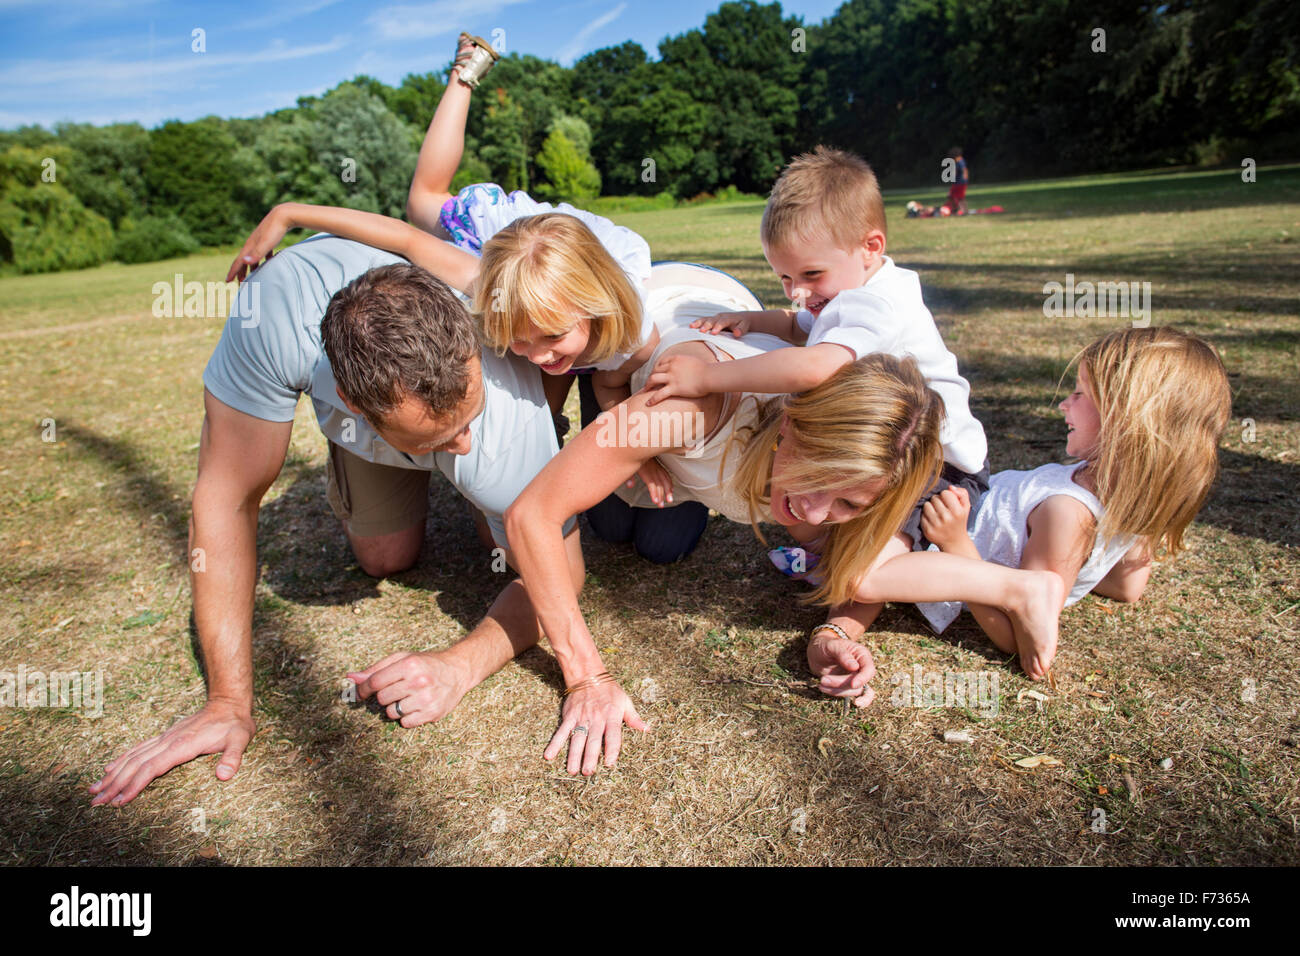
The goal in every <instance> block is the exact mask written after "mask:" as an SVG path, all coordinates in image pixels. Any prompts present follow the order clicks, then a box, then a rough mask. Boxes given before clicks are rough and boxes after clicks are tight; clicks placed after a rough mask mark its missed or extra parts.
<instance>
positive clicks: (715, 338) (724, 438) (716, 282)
mask: <svg viewBox="0 0 1300 956" xmlns="http://www.w3.org/2000/svg"><path fill="white" fill-rule="evenodd" d="M646 304H647V307H648V309H647V311H649V312H650V313H651V315H652V316H653V317H654V323H655V326H656V327H657V328H658V329H659V336H660V338H659V345H658V346H657V347H656V348H655V351H654V354H653V355H651V356H650V360H649V361H647V362H646V363H645V364H644V365H642V366H641V367H640V368H639V369H637V370H636V371H635V372H634V373H633V374H632V381H631V385H632V391H633V392H637V391H640V390H641V389H642V388H643V387H644V386H645V383H646V379H648V378H649V377H650V373H651V372H652V371H654V366H655V363H656V362H658V361H659V357H660V356H661V355H663V354H664V352H666V351H667V350H668V349H670V348H672V347H673V346H674V345H680V344H682V343H683V342H703V343H705V344H706V345H707V346H709V348H710V349H712V350H713V352H714V354H715V355H719V353H721V355H725V356H728V357H729V358H730V359H742V358H749V357H750V356H753V355H761V354H763V353H764V352H770V351H772V350H773V349H779V348H792V347H793V346H791V345H790V344H789V343H788V342H784V341H782V340H781V339H778V338H776V337H775V336H771V335H763V334H761V333H757V332H751V333H750V334H749V335H746V336H745V337H744V338H740V339H737V338H733V337H732V336H731V334H730V333H723V334H721V335H711V334H709V333H707V332H701V331H699V330H698V329H692V328H689V326H690V323H691V322H693V321H695V320H696V319H704V318H708V317H709V316H711V315H717V314H718V313H719V312H733V311H741V312H747V311H760V310H761V309H762V305H761V304H760V303H759V302H758V300H757V299H755V298H754V296H753V294H752V293H751V292H749V290H748V289H746V288H745V287H744V286H743V285H741V284H740V283H739V282H737V281H736V280H735V279H732V278H731V277H730V276H726V275H724V274H723V273H718V272H714V271H713V270H709V269H703V268H701V267H699V266H691V265H688V264H685V263H669V264H666V265H665V266H664V267H663V268H662V271H661V267H660V266H655V269H654V274H653V275H652V276H651V280H650V282H649V283H648V284H647V289H646ZM720 361H727V359H725V358H721V357H720ZM774 397H775V396H774V395H768V394H756V393H745V394H744V395H742V396H740V397H739V400H737V399H736V398H735V397H734V396H731V397H729V399H728V402H727V404H726V405H725V406H724V407H723V413H722V417H723V418H725V417H726V415H727V413H728V412H729V411H730V410H731V409H732V408H735V410H736V411H735V414H734V415H732V416H731V418H730V419H727V420H726V421H724V422H723V423H722V425H721V426H719V427H717V428H715V429H714V431H713V433H712V434H710V435H707V436H705V437H704V440H703V441H702V442H698V443H696V444H695V445H694V446H693V447H692V448H691V449H690V450H689V451H687V452H685V453H683V454H676V455H660V456H659V463H660V464H662V465H663V466H664V468H665V470H667V471H668V473H669V474H671V475H672V478H673V501H674V503H675V504H680V503H681V502H683V501H699V502H701V503H703V504H705V505H707V506H708V507H710V508H712V509H713V510H715V511H717V512H718V513H719V514H721V515H723V516H725V517H727V518H729V519H730V520H732V521H739V522H743V523H745V524H748V523H749V504H748V502H747V501H746V500H745V498H744V496H743V495H741V494H739V493H738V492H737V491H736V489H735V488H734V485H733V482H732V476H733V475H734V473H735V470H736V466H737V465H738V464H739V463H740V454H741V451H742V446H741V444H740V443H739V442H736V443H734V444H733V445H732V448H731V451H730V453H727V445H728V443H729V441H730V438H731V435H732V433H733V432H734V431H735V429H737V428H739V427H742V426H745V425H750V424H753V422H754V419H755V417H756V415H757V411H758V403H760V402H763V401H765V400H767V399H769V398H774ZM656 411H657V409H656V408H655V407H651V408H648V409H646V414H648V415H653V414H654V413H655V412H656ZM663 414H671V413H663ZM615 424H616V423H615ZM673 424H674V425H675V424H676V423H673ZM588 427H600V426H599V424H598V423H595V422H593V423H592V425H591V426H588ZM681 427H682V429H683V433H686V431H687V430H688V429H694V423H693V422H692V423H689V424H688V423H686V422H682V423H681ZM695 431H698V429H695V430H694V431H692V434H695ZM695 437H697V438H698V437H699V436H698V434H696V435H695ZM724 455H725V459H726V460H725V462H724V461H723V459H724ZM724 464H725V471H724V472H720V470H719V469H720V468H721V467H722V466H724ZM617 494H618V496H619V497H620V498H622V499H623V500H624V501H626V502H627V503H628V504H630V505H633V506H635V507H638V508H654V507H657V506H656V505H655V504H654V502H652V501H651V500H650V493H649V492H648V491H647V490H646V487H645V484H644V483H643V482H641V481H640V480H638V481H637V482H636V486H635V487H634V488H631V489H629V488H627V487H626V486H620V487H619V489H618V492H617ZM760 517H765V518H767V519H768V520H770V515H766V514H761V515H760Z"/></svg>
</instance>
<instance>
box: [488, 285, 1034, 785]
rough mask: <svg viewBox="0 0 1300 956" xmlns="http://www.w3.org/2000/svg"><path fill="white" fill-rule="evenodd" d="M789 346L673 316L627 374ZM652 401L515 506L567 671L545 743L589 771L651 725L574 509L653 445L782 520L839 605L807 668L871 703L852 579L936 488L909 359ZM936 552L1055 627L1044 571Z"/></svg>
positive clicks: (683, 473)
mask: <svg viewBox="0 0 1300 956" xmlns="http://www.w3.org/2000/svg"><path fill="white" fill-rule="evenodd" d="M705 307H706V306H705ZM714 311H715V312H716V311H717V310H716V308H715V309H714ZM708 314H709V313H708V312H703V311H701V312H700V315H705V316H706V315H708ZM783 346H784V343H783V342H781V341H780V340H779V339H776V338H774V337H772V336H767V335H762V334H750V335H747V336H745V337H744V338H741V339H725V338H719V337H717V336H711V335H709V334H707V333H704V332H701V331H699V330H696V329H691V328H682V327H678V328H674V329H672V330H670V331H668V332H665V333H664V335H663V338H662V339H661V341H660V344H659V347H658V348H657V349H656V354H655V355H654V356H652V358H651V361H650V362H648V363H646V365H645V366H643V368H642V370H641V371H639V372H638V373H637V374H636V375H634V376H633V379H632V385H633V387H634V388H638V389H639V388H640V387H641V386H642V385H643V384H644V382H645V379H646V378H647V377H648V375H649V370H650V369H651V368H652V367H653V365H654V362H655V361H657V360H658V359H659V358H660V357H661V356H663V355H668V354H673V355H686V356H690V357H692V358H696V359H699V360H700V361H702V362H705V363H714V362H728V361H733V360H737V359H742V358H747V357H751V356H754V355H757V354H760V353H762V352H765V351H770V350H772V349H774V348H780V347H783ZM646 399H647V396H646V393H644V392H636V393H635V394H633V395H632V397H631V398H630V399H628V400H627V401H625V402H623V403H622V405H620V406H619V408H618V409H617V410H615V411H614V412H607V413H606V414H605V415H604V416H602V417H601V418H600V419H597V421H595V422H593V423H592V425H590V426H588V427H587V428H586V429H584V430H583V432H582V433H581V434H580V435H578V437H577V438H575V439H574V440H573V441H571V442H570V443H569V444H568V445H567V446H566V447H565V448H564V449H563V450H562V451H561V452H560V454H559V455H557V456H556V457H555V458H554V459H552V460H551V462H550V463H549V464H548V465H547V466H546V467H545V468H544V469H543V470H542V471H541V472H540V473H539V474H538V475H537V477H536V478H534V479H533V481H532V482H531V483H530V484H529V485H528V487H527V488H526V489H525V490H524V492H523V494H521V495H520V496H519V497H518V498H517V499H516V500H515V503H514V504H513V505H512V506H511V508H510V509H509V510H508V512H507V514H506V528H507V534H508V536H509V538H510V542H511V547H512V549H513V552H514V556H515V561H516V567H517V568H518V569H519V572H520V574H521V575H522V577H523V581H524V586H525V587H526V588H527V590H528V594H529V598H530V600H531V601H532V604H533V607H534V608H535V609H536V611H537V616H538V619H539V621H540V622H541V624H542V628H543V630H544V632H545V633H546V635H547V638H548V639H549V640H550V643H551V647H552V649H553V650H554V651H555V655H556V657H557V659H558V660H559V663H560V667H561V669H562V671H563V672H564V677H565V683H566V696H565V702H564V709H563V715H562V717H561V721H560V725H559V727H558V729H557V730H556V732H555V735H554V736H553V737H552V739H551V741H550V744H549V745H548V746H547V748H546V751H545V754H544V756H545V757H546V758H547V759H553V758H554V757H555V756H556V755H557V754H558V753H559V751H560V750H561V748H563V746H564V745H565V742H566V741H568V742H569V751H568V760H567V767H568V771H569V772H570V773H577V772H579V770H581V772H582V773H584V774H591V773H593V772H595V769H596V765H597V763H598V762H599V758H600V754H601V752H602V750H603V751H604V754H605V764H606V765H607V766H612V765H613V764H614V762H615V761H616V760H617V757H618V753H619V749H620V746H621V742H622V727H623V724H624V723H626V724H627V725H628V726H630V727H632V728H633V729H637V730H641V729H644V727H645V725H644V723H643V722H642V721H641V718H640V717H639V715H638V714H637V713H636V709H635V707H634V706H633V705H632V702H631V700H630V699H629V698H628V696H627V695H626V694H625V693H624V692H623V691H622V689H621V688H620V687H619V685H618V683H617V681H616V679H615V678H614V677H612V676H611V675H610V674H609V673H608V672H607V671H606V670H605V667H604V665H603V664H602V662H601V659H600V654H599V652H598V651H597V645H596V642H595V641H594V639H593V637H592V635H591V632H590V631H589V630H588V628H587V625H586V623H585V621H584V620H583V617H582V612H581V610H580V608H579V606H578V599H577V595H576V593H575V591H574V588H573V584H572V582H571V581H570V579H569V578H568V577H567V576H564V575H563V574H562V569H563V565H562V563H558V562H560V560H561V558H562V553H563V551H562V549H563V536H562V529H563V527H564V523H565V522H566V521H567V520H568V519H569V517H570V516H571V515H573V514H575V513H577V512H579V511H582V510H585V509H587V508H590V507H592V506H593V505H594V504H595V503H597V502H599V501H600V500H601V499H602V498H604V497H605V496H606V495H608V494H610V493H611V492H613V491H614V490H615V489H618V488H620V486H622V484H623V483H624V482H625V481H626V480H627V479H628V478H629V477H630V476H631V475H633V474H635V473H636V470H637V468H638V467H639V466H640V465H641V463H642V462H644V461H646V460H648V459H649V458H652V457H654V456H656V455H657V456H660V461H661V462H662V463H663V465H664V467H665V468H666V469H667V470H668V471H669V472H670V473H671V475H672V478H673V482H674V489H675V490H676V491H678V492H679V493H680V494H682V495H690V496H691V497H692V498H694V499H695V500H696V501H699V502H702V503H704V504H706V505H708V506H709V507H711V508H714V509H716V510H717V511H718V512H720V513H721V514H722V515H724V516H725V517H727V518H729V519H731V520H733V521H738V522H746V523H751V522H757V521H767V522H774V523H776V524H780V525H783V526H785V527H786V528H787V530H788V531H789V532H790V533H791V535H793V536H794V537H795V538H796V539H797V540H799V541H802V542H806V543H808V545H809V546H810V547H816V548H817V549H818V550H819V552H820V554H821V555H822V556H823V557H822V559H821V563H820V565H819V567H818V571H819V572H820V583H819V584H818V586H817V589H816V590H815V591H814V592H813V593H812V595H810V599H812V600H816V601H818V602H819V603H822V604H825V605H828V606H830V607H831V614H830V619H829V620H828V621H827V623H826V624H825V625H822V626H820V627H819V628H818V629H817V631H816V632H815V634H814V640H813V641H812V642H811V643H810V646H809V663H810V666H811V667H812V668H813V670H814V672H815V673H817V674H818V676H820V677H821V678H822V684H821V686H822V690H823V691H825V692H826V693H829V694H834V695H837V696H846V697H856V698H858V702H859V703H861V704H865V703H867V702H869V701H870V700H871V697H872V692H871V688H870V687H869V686H867V681H869V680H870V678H871V676H872V675H873V673H874V668H873V666H872V663H871V656H870V654H869V653H868V652H867V651H866V648H864V647H863V646H862V645H861V644H858V643H857V642H856V641H853V640H852V639H851V638H850V636H849V635H850V632H851V631H853V630H855V629H856V631H857V633H861V630H862V626H861V625H860V624H857V623H856V622H855V619H854V617H853V614H852V610H853V600H854V597H855V594H856V590H857V588H858V586H859V579H860V577H861V576H862V575H863V574H864V573H865V572H866V570H867V569H868V568H869V567H870V566H871V564H872V563H873V561H874V560H875V559H876V557H877V556H878V555H879V554H880V552H881V549H882V548H883V547H884V545H885V543H886V542H888V541H890V540H891V539H892V537H893V535H894V534H895V533H896V532H897V531H898V529H899V527H900V526H901V525H902V523H903V521H904V520H905V518H906V517H907V515H908V513H909V512H910V511H911V509H912V507H913V506H914V505H915V503H916V501H917V499H918V498H920V496H921V494H922V493H923V492H924V491H925V490H926V489H927V488H928V487H929V486H930V484H931V482H932V481H933V480H934V477H935V476H936V474H937V473H938V471H939V469H940V466H941V463H942V459H943V450H942V445H941V443H940V438H939V432H940V425H941V421H942V417H943V404H942V400H941V399H940V398H939V396H938V395H937V394H936V393H935V392H934V391H933V390H931V389H930V388H928V387H927V386H926V384H925V380H924V378H923V377H922V376H921V374H920V372H919V371H918V369H917V367H916V363H915V362H914V361H913V360H911V359H899V358H895V357H893V356H890V355H881V354H873V355H868V356H866V357H865V358H862V359H859V360H857V361H855V362H850V363H848V364H847V365H845V366H843V367H842V368H841V369H840V370H839V371H838V372H836V373H835V374H834V375H833V376H831V377H830V378H829V379H827V380H826V381H825V382H823V383H821V384H820V385H818V386H816V387H815V388H812V389H810V390H809V391H807V392H805V393H803V394H800V395H792V396H779V397H770V396H756V395H742V394H736V393H730V394H713V395H708V396H704V397H699V398H680V397H673V398H669V399H666V400H664V401H661V402H659V403H657V404H656V405H655V406H654V407H653V408H648V407H647V403H646ZM686 422H699V423H700V424H699V427H698V428H697V429H692V430H691V431H692V432H693V434H692V438H693V439H694V440H693V441H690V442H682V441H681V440H680V436H681V435H683V434H684V433H686V431H687V429H686V428H685V427H684V423H686ZM701 436H702V437H701ZM675 439H676V440H675ZM939 557H941V558H948V560H949V561H950V562H954V563H956V564H958V565H962V566H965V565H971V566H972V567H973V569H974V573H973V574H972V575H971V577H972V578H973V579H976V583H974V584H972V585H970V586H969V589H968V594H969V596H970V597H973V598H983V599H985V600H989V601H991V602H992V603H995V604H997V605H998V606H1000V607H1002V608H1004V609H1005V610H1006V613H1007V614H1008V615H1009V617H1010V618H1012V619H1013V620H1015V621H1016V622H1017V626H1019V627H1021V628H1022V629H1025V630H1029V631H1033V632H1035V633H1038V632H1049V633H1050V632H1053V630H1054V628H1055V613H1054V612H1053V609H1052V607H1051V592H1050V584H1049V582H1047V581H1045V580H1044V578H1043V577H1040V576H1037V575H1030V574H1025V573H1023V572H1018V571H1012V570H1010V569H1006V568H994V566H992V565H987V564H985V563H984V562H979V561H974V560H970V559H966V558H959V557H955V556H946V555H941V556H939ZM982 569H991V570H989V571H987V572H983V573H981V572H982ZM557 572H561V573H557ZM949 590H950V589H948V588H946V587H945V586H944V585H943V582H942V581H941V580H938V579H934V580H930V581H920V582H916V584H915V587H914V589H913V593H914V597H913V598H912V599H913V600H934V599H937V598H939V597H941V596H944V595H948V593H949ZM921 595H928V597H922V596H921ZM1056 610H1057V611H1059V605H1058V607H1057V609H1056Z"/></svg>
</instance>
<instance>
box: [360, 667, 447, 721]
mask: <svg viewBox="0 0 1300 956" xmlns="http://www.w3.org/2000/svg"><path fill="white" fill-rule="evenodd" d="M348 679H349V680H352V681H355V682H356V685H357V696H358V697H360V698H361V699H362V700H365V699H367V698H369V697H370V696H371V695H374V698H375V700H376V701H378V702H379V704H381V705H382V706H383V707H384V708H385V712H386V713H387V714H388V716H389V717H391V718H392V719H393V720H396V721H400V722H401V724H402V726H403V727H418V726H420V724H428V723H432V722H433V721H435V720H441V719H442V718H443V717H445V716H446V715H447V714H449V713H451V712H452V710H453V709H454V708H455V707H456V705H457V704H459V703H460V699H461V698H462V697H464V696H465V694H466V692H468V690H469V686H470V678H469V674H467V673H466V672H465V671H464V669H463V668H461V667H458V666H456V664H455V663H453V662H452V661H450V660H449V659H448V658H447V657H446V655H444V654H441V653H438V652H435V651H422V652H420V653H411V652H402V653H399V654H389V655H388V656H387V657H385V658H384V659H383V660H382V661H379V662H378V663H376V664H371V665H370V666H369V667H367V668H366V669H365V670H364V671H357V672H355V673H352V674H349V675H348ZM399 703H400V704H401V708H402V709H401V712H400V713H398V710H397V707H398V704H399Z"/></svg>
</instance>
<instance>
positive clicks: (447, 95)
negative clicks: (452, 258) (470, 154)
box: [406, 44, 472, 239]
mask: <svg viewBox="0 0 1300 956" xmlns="http://www.w3.org/2000/svg"><path fill="white" fill-rule="evenodd" d="M462 48H463V44H462ZM471 92H472V91H471V90H470V88H469V87H468V86H466V85H465V84H464V83H461V82H460V81H459V80H458V79H457V78H456V70H455V69H454V68H453V69H452V71H451V81H450V82H449V83H448V84H447V88H446V90H444V91H443V94H442V99H441V100H439V101H438V108H437V109H436V110H434V112H433V119H432V121H430V123H429V129H428V131H427V132H426V133H425V134H424V142H423V143H422V144H421V145H420V157H419V159H418V160H417V161H416V164H415V176H414V177H413V178H412V179H411V191H410V193H409V194H408V195H407V198H406V218H407V219H408V220H410V222H411V223H412V224H414V225H416V226H419V227H420V228H421V229H423V230H425V231H426V232H430V233H433V234H434V235H437V236H439V238H443V239H446V238H450V237H449V234H448V233H447V232H446V230H444V229H443V228H442V226H441V225H440V224H439V217H440V215H441V214H442V207H443V204H444V203H445V202H446V201H447V200H448V199H450V198H451V196H452V193H451V181H452V178H453V177H455V175H456V170H457V169H459V168H460V160H461V157H462V156H464V154H465V123H466V121H467V120H468V119H469V100H470V94H471Z"/></svg>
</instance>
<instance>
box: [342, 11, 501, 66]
mask: <svg viewBox="0 0 1300 956" xmlns="http://www.w3.org/2000/svg"><path fill="white" fill-rule="evenodd" d="M524 2H526V0H433V2H432V3H414V4H403V5H400V6H394V7H384V8H383V9H382V10H376V11H375V12H374V13H373V14H371V15H370V19H369V20H368V21H367V22H368V23H369V24H370V25H371V27H373V28H374V31H375V33H376V34H377V35H378V36H379V37H380V38H382V39H384V40H424V39H428V38H429V37H437V36H444V35H449V34H450V35H455V34H458V33H460V31H461V30H462V29H463V28H464V25H465V22H466V21H467V20H469V19H470V18H471V17H474V18H475V19H481V18H482V17H486V16H491V15H492V14H494V13H498V12H500V11H501V10H504V9H505V8H506V7H510V6H514V5H516V4H519V3H524ZM453 52H454V51H453ZM449 58H450V57H449Z"/></svg>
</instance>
